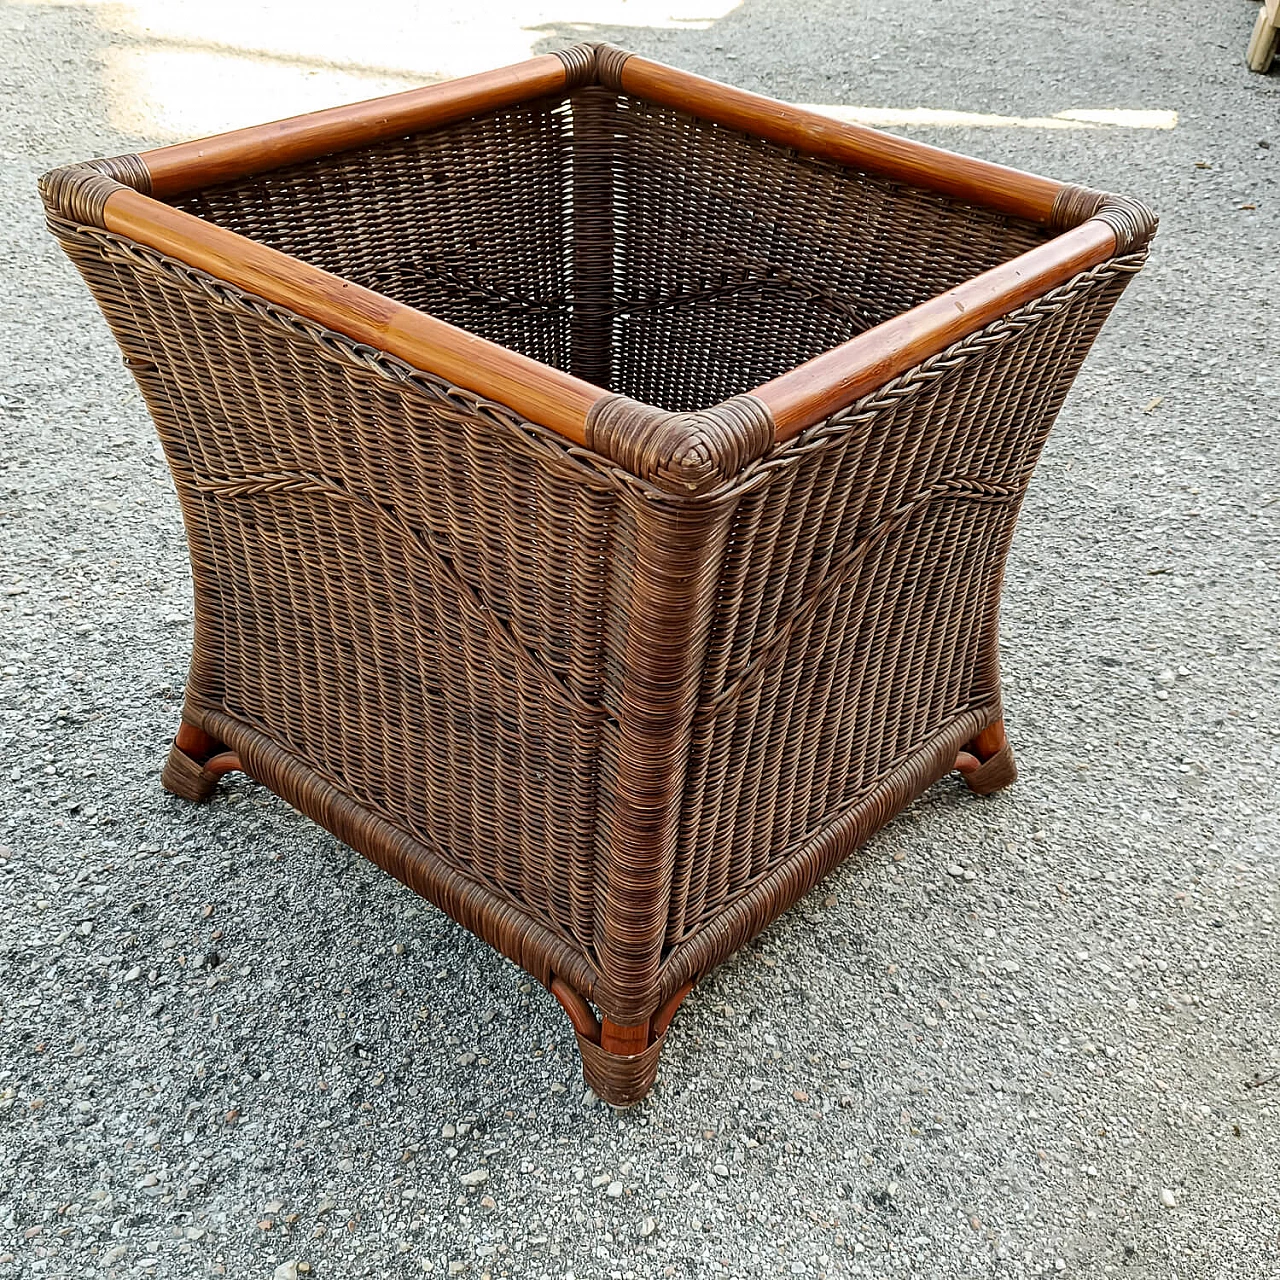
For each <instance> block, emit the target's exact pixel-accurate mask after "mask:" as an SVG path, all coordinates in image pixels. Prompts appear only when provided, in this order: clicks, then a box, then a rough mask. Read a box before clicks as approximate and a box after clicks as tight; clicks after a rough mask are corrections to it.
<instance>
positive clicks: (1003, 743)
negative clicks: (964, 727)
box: [956, 720, 1018, 796]
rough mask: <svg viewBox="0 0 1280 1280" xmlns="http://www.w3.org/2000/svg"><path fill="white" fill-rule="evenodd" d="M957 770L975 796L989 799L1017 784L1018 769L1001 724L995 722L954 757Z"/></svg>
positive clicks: (999, 721)
mask: <svg viewBox="0 0 1280 1280" xmlns="http://www.w3.org/2000/svg"><path fill="white" fill-rule="evenodd" d="M956 768H957V769H959V770H960V774H961V776H962V777H963V778H964V780H965V782H966V783H967V784H968V787H969V790H970V791H972V792H973V793H974V795H978V796H989V795H991V794H992V793H993V792H995V791H1001V790H1003V789H1004V788H1005V787H1007V786H1008V785H1009V784H1010V783H1011V782H1014V781H1016V780H1017V777H1018V766H1017V764H1016V763H1015V762H1014V759H1013V748H1012V747H1011V746H1010V745H1009V739H1008V737H1006V735H1005V731H1004V721H1003V720H996V721H994V722H993V723H992V724H989V725H988V726H987V727H986V728H985V729H983V731H982V732H981V733H980V734H978V736H977V737H976V738H974V740H973V741H972V742H968V743H966V744H965V747H964V750H963V751H961V752H960V754H959V755H958V756H957V757H956Z"/></svg>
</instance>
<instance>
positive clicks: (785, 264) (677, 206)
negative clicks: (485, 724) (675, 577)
mask: <svg viewBox="0 0 1280 1280" xmlns="http://www.w3.org/2000/svg"><path fill="white" fill-rule="evenodd" d="M172 203H173V204H175V205H176V206H177V207H179V208H182V209H185V210H186V211H187V212H190V213H193V214H196V215H197V216H199V217H202V218H206V219H208V220H209V221H211V222H215V223H217V224H219V225H221V226H224V227H227V228H229V229H231V230H233V231H237V232H239V233H240V234H242V235H246V236H249V237H251V238H252V239H255V240H258V241H260V242H262V243H264V244H268V245H270V246H271V247H273V248H275V249H278V250H281V251H282V252H284V253H288V254H290V255H292V256H294V257H297V258H299V259H302V260H304V261H306V262H309V263H311V264H313V265H315V266H318V267H321V268H323V269H324V270H326V271H329V272H332V273H333V274H335V275H339V276H342V277H344V278H345V279H348V280H351V281H353V282H354V283H358V284H361V285H364V286H365V287H367V288H370V289H374V290H377V291H378V292H380V293H383V294H386V295H387V296H389V297H391V298H394V299H396V300H397V301H399V302H402V303H406V304H408V305H410V306H413V307H416V308H418V309H420V310H422V311H426V312H429V313H430V314H432V315H435V316H437V317H439V318H440V319H442V320H446V321H448V322H449V323H450V324H454V325H457V326H458V327H460V328H463V329H467V330H469V331H471V332H473V333H476V334H479V335H480V336H482V337H484V338H488V339H489V340H490V341H493V342H497V343H500V344H501V345H503V346H506V347H509V348H511V349H513V350H516V351H519V352H521V353H522V354H524V355H527V356H530V357H532V358H533V359H536V360H540V361H542V362H543V363H545V364H549V365H552V366H554V367H556V368H559V369H563V370H566V371H568V372H571V373H575V374H577V375H578V376H580V377H583V378H585V379H587V380H588V381H591V382H595V383H598V384H599V385H601V386H603V387H605V388H606V389H608V390H611V391H617V392H620V393H622V394H624V395H628V396H631V397H633V398H635V399H637V400H642V401H646V402H648V403H650V404H654V405H657V406H659V407H660V408H664V409H669V410H689V409H700V408H706V407H708V406H710V405H712V404H716V403H718V402H719V401H721V400H724V399H726V398H728V397H729V396H732V395H736V394H738V393H741V392H745V391H749V390H750V389H751V388H752V387H755V386H758V385H759V384H760V383H762V382H765V381H767V380H768V379H770V378H774V377H777V376H778V375H779V374H782V373H785V372H786V371H787V370H788V369H791V368H793V367H795V366H796V365H797V364H800V363H802V362H804V361H805V360H808V359H810V358H812V357H813V356H815V355H819V354H820V353H821V352H823V351H826V350H828V349H830V348H831V347H834V346H837V345H839V344H840V343H842V342H845V341H847V340H848V339H849V338H852V337H854V336H855V335H856V334H858V333H860V332H862V331H864V330H866V329H869V328H871V327H873V326H874V325H876V324H879V323H881V322H882V321H884V320H887V319H889V318H890V317H891V316H894V315H896V314H898V313H900V312H902V311H905V310H907V309H909V308H910V307H913V306H915V305H917V304H918V303H920V302H923V301H924V300H926V299H927V298H929V297H932V296H934V295H935V294H938V293H940V292H942V291H943V290H945V289H948V288H950V287H952V286H954V285H957V284H959V283H961V282H962V281H964V280H967V279H970V278H972V277H973V276H975V275H978V274H979V273H981V272H983V271H985V270H987V269H989V268H991V267H993V266H996V265H998V264H999V263H1001V262H1004V261H1007V260H1008V259H1010V258H1013V257H1015V256H1017V255H1018V254H1020V253H1022V252H1025V251H1026V250H1027V249H1030V248H1032V247H1034V246H1035V245H1037V244H1040V243H1043V242H1044V241H1045V240H1047V239H1049V238H1050V236H1051V234H1052V233H1051V232H1050V231H1048V230H1047V229H1046V228H1044V227H1042V226H1039V225H1037V224H1034V223H1030V222H1024V221H1021V220H1020V219H1017V218H1013V217H1010V216H1008V215H1005V214H1001V213H997V212H994V211H992V210H989V209H985V208H979V207H975V206H972V205H965V204H960V203H958V202H956V201H954V200H951V199H950V198H948V197H946V196H943V195H938V194H936V193H934V192H929V191H924V190H922V189H919V188H914V187H910V186H906V185H903V184H901V183H896V182H892V181H889V180H886V179H882V178H878V177H872V176H869V175H866V174H863V173H859V172H857V171H855V170H851V169H847V168H843V167H841V166H840V165H837V164H834V163H831V162H828V161H825V160H820V159H816V158H814V157H812V156H806V155H803V154H799V153H797V152H795V151H792V150H788V149H786V148H782V147H778V146H775V145H774V144H772V143H769V142H766V141H764V140H763V139H759V138H755V137H752V136H750V135H747V134H744V133H739V132H737V131H735V130H731V129H726V128H723V127H721V126H719V125H716V124H713V123H710V122H708V121H706V120H703V119H700V118H698V117H694V116H690V115H686V114H684V113H683V112H679V111H674V110H671V109H669V108H666V107H662V106H657V105H655V104H653V103H650V102H647V101H644V100H642V99H639V98H635V97H632V96H630V95H627V94H619V93H614V92H612V91H609V90H604V89H600V88H596V87H593V88H589V89H584V90H580V91H578V92H576V93H574V94H572V95H570V96H568V97H559V98H553V99H544V100H539V101H534V102H528V103H522V104H520V105H518V106H515V107H509V108H504V109H502V110H500V111H495V112H492V113H489V114H487V115H484V116H479V117H476V118H474V119H471V120H467V121H463V122H460V123H457V124H453V125H449V126H446V127H444V128H440V129H436V130H431V131H429V132H425V133H419V134H414V135H412V136H409V137H404V138H399V139H395V140H393V141H390V142H384V143H380V144H378V145H376V146H372V147H367V148H361V149H357V150H352V151H346V152H342V153H339V154H336V155H332V156H327V157H323V158H320V159H318V160H312V161H306V162H304V163H301V164H296V165H291V166H288V167H285V168H280V169H276V170H272V171H270V172H267V173H264V174H260V175H257V176H255V177H253V178H249V179H245V180H243V181H239V182H234V183H229V184H226V185H223V186H219V187H215V188H209V189H206V190H202V191H197V192H193V193H188V194H186V195H184V196H182V197H180V198H177V199H175V200H173V202H172ZM473 390H477V391H481V392H483V391H484V388H483V387H475V388H473Z"/></svg>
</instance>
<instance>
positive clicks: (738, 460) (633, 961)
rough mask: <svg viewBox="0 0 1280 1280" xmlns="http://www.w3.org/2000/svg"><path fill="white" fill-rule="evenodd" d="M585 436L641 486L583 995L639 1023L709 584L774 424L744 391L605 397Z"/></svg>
mask: <svg viewBox="0 0 1280 1280" xmlns="http://www.w3.org/2000/svg"><path fill="white" fill-rule="evenodd" d="M587 443H588V446H589V447H590V448H592V449H594V450H595V451H596V452H597V453H601V454H604V455H605V456H607V457H609V458H611V459H612V460H614V461H615V462H616V463H617V464H618V465H619V466H620V467H622V468H624V469H625V470H627V471H629V472H630V473H631V474H632V475H635V476H637V477H639V478H640V479H641V480H642V481H647V482H648V486H647V488H646V490H645V491H643V492H642V493H641V495H640V497H639V501H638V502H636V504H635V506H634V511H635V518H636V546H635V553H634V562H633V564H632V566H631V570H630V578H631V581H630V584H629V588H628V593H629V605H628V631H627V637H626V641H625V648H624V662H623V689H622V696H621V699H620V709H619V714H618V730H619V742H618V751H617V761H618V763H617V773H616V780H615V783H614V787H613V795H612V804H611V806H610V821H609V844H608V852H607V856H606V859H605V866H604V875H603V877H602V878H603V881H604V888H603V901H602V907H603V911H602V927H601V930H600V932H599V933H598V935H597V954H598V961H599V978H598V980H597V982H596V986H595V991H594V992H593V999H594V1001H595V1003H596V1005H597V1006H598V1007H599V1008H600V1010H601V1012H602V1013H603V1015H604V1016H605V1017H606V1018H607V1019H609V1020H610V1021H611V1022H612V1023H615V1024H617V1025H620V1026H629V1027H636V1026H638V1025H639V1024H642V1023H645V1022H646V1021H647V1020H649V1019H651V1018H652V1017H653V1015H654V1013H655V1012H656V1011H657V1009H658V1007H659V1005H660V1004H661V1003H662V1000H663V998H664V997H666V996H669V995H670V994H671V992H669V991H666V990H665V989H663V987H662V985H661V984H662V973H661V968H662V959H663V948H664V945H665V942H666V940H667V930H668V924H669V901H670V896H671V886H672V880H673V874H674V869H675V864H676V855H677V843H678V840H679V835H680V819H681V800H682V796H683V793H684V783H685V775H686V773H687V770H688V765H689V754H690V744H691V741H692V735H693V723H694V713H695V711H696V709H697V705H698V692H699V684H700V679H701V674H702V669H703V664H704V660H705V654H706V648H707V643H708V638H709V636H710V634H711V626H712V621H713V617H714V613H715V604H716V598H717V596H716V584H717V582H718V581H719V578H720V573H721V568H722V564H723V560H724V555H725V550H726V547H727V545H728V536H729V530H730V527H731V525H732V521H733V515H734V511H735V509H736V506H737V495H738V492H739V488H740V486H738V485H735V483H734V481H735V479H737V478H739V477H740V476H742V475H743V473H744V470H745V469H747V468H749V467H750V464H751V463H752V461H753V460H755V459H757V458H759V457H760V456H762V455H763V454H764V453H765V452H766V451H767V450H768V449H769V448H770V447H771V446H772V444H773V420H772V417H771V416H770V414H769V411H768V409H767V408H766V407H765V405H764V404H763V403H761V402H760V401H759V400H757V399H755V398H754V397H753V396H747V395H742V396H734V397H733V398H732V399H730V400H726V401H725V402H724V403H722V404H719V405H715V406H713V407H712V408H709V409H705V410H701V411H699V412H691V413H669V412H666V411H664V410H662V409H657V408H654V407H653V406H652V405H646V404H641V403H639V402H638V401H635V400H631V399H628V398H627V397H626V396H620V395H609V396H605V397H603V398H602V399H601V400H600V401H598V402H597V403H596V404H595V405H594V406H592V409H591V412H590V413H589V415H588V419H587ZM657 1034H658V1033H657V1032H656V1030H655V1031H654V1035H657Z"/></svg>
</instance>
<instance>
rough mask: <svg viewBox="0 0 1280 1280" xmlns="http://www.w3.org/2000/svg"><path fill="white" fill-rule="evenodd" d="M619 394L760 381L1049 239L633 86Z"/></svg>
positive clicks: (625, 102)
mask: <svg viewBox="0 0 1280 1280" xmlns="http://www.w3.org/2000/svg"><path fill="white" fill-rule="evenodd" d="M614 126H615V128H616V130H617V134H618V138H619V142H618V145H617V154H616V159H615V176H614V182H615V191H614V210H615V218H614V243H615V250H614V264H615V280H614V291H615V300H614V306H615V316H616V318H615V326H614V335H613V338H614V350H615V355H614V367H613V380H612V383H611V388H612V389H613V390H615V391H618V392H620V393H621V394H623V395H628V396H632V397H634V398H635V399H637V400H644V401H647V402H649V403H652V404H657V405H661V406H662V407H663V408H666V409H673V410H684V409H699V408H705V407H706V406H708V405H711V404H714V403H716V402H717V401H719V400H722V399H726V398H727V397H729V396H731V395H734V394H737V393H740V392H743V391H747V390H749V389H750V388H751V387H753V386H757V385H759V384H760V383H762V382H765V381H767V380H768V379H770V378H773V377H776V376H777V375H779V374H781V373H783V372H785V371H786V370H787V369H790V368H792V367H793V366H795V365H797V364H800V363H801V362H803V361H804V360H807V359H809V358H811V357H812V356H815V355H818V354H819V353H820V352H823V351H825V350H827V349H828V348H830V347H833V346H836V345H838V344H839V343H841V342H844V341H846V340H847V339H849V338H852V337H854V336H855V335H856V334H858V333H861V332H862V331H863V330H865V329H869V328H871V327H872V326H873V325H875V324H878V323H880V322H881V321H882V320H885V319H887V318H889V317H890V316H893V315H896V314H898V313H899V312H901V311H905V310H907V309H908V308H910V307H912V306H914V305H916V304H917V303H919V302H922V301H924V300H925V299H927V298H929V297H932V296H934V295H935V294H938V293H940V292H942V291H943V290H945V289H947V288H950V287H951V286H953V285H956V284H959V283H960V282H961V281H963V280H966V279H970V278H972V277H973V276H975V275H978V274H979V273H980V272H982V271H985V270H987V269H988V268H989V267H993V266H995V265H997V264H998V263H1000V262H1004V261H1007V260H1008V259H1009V258H1012V257H1014V256H1016V255H1017V254H1019V253H1021V252H1023V251H1024V250H1026V249H1030V248H1032V247H1034V246H1035V245H1037V244H1040V243H1042V242H1043V241H1044V240H1045V239H1046V238H1047V236H1048V232H1047V231H1046V230H1045V228H1043V227H1037V226H1033V225H1032V224H1030V223H1024V222H1020V221H1018V220H1017V219H1012V218H1009V217H1006V216H1005V215H1002V214H998V213H994V212H992V211H990V210H986V209H978V208H974V207H971V206H965V205H957V204H955V203H954V202H953V201H951V200H949V199H948V198H946V197H945V196H940V195H937V194H935V193H932V192H927V191H923V190H920V189H918V188H914V187H907V186H904V185H901V184H898V183H894V182H890V181H888V180H885V179H881V178H874V177H870V176H868V175H865V174H860V173H857V172H856V171H854V170H851V169H845V168H842V167H841V166H839V165H836V164H833V163H829V162H826V161H823V160H818V159H815V158H813V157H810V156H803V155H799V154H797V153H795V152H792V151H788V150H785V149H783V148H781V147H777V146H774V145H773V144H771V143H768V142H765V141H763V140H761V139H759V138H753V137H750V136H748V135H746V134H741V133H737V132H735V131H733V130H731V129H726V128H723V127H721V126H718V125H714V124H711V123H709V122H707V121H705V120H700V119H697V118H695V117H693V116H688V115H684V114H683V113H681V112H678V111H673V110H671V109H669V108H666V107H660V106H656V105H654V104H653V103H649V102H645V101H642V100H640V99H637V98H631V97H629V96H627V95H622V96H621V97H620V99H619V102H618V109H617V111H616V112H615V114H614Z"/></svg>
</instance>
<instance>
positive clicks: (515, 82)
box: [141, 54, 566, 199]
mask: <svg viewBox="0 0 1280 1280" xmlns="http://www.w3.org/2000/svg"><path fill="white" fill-rule="evenodd" d="M565 77H566V72H565V65H564V63H563V62H562V61H561V60H560V59H559V58H557V57H555V56H554V55H553V54H544V55H542V56H540V57H537V58H530V59H529V60H528V61H526V62H519V63H516V64H515V65H514V66H510V67H500V68H498V69H497V70H495V71H483V72H481V73H480V74H479V75H474V76H463V77H462V78H461V79H458V80H446V81H444V82H443V83H442V84H432V85H427V86H425V87H424V88H421V89H410V90H408V91H407V92H405V93H395V94H391V95H389V96H387V97H383V98H371V99H369V100H368V101H365V102H353V103H350V104H348V105H347V106H342V107H332V108H330V109H328V110H326V111H313V112H310V113H309V114H307V115H302V116H291V117H289V118H288V119H286V120H276V121H274V122H272V123H271V124H261V125H254V126H253V127H251V128H248V129H235V130H232V131H231V132H230V133H220V134H216V135H214V136H213V137H209V138H200V139H198V140H197V141H194V142H179V143H177V144H175V145H174V146H170V147H158V148H156V149H155V150H153V151H144V152H143V153H142V157H141V158H142V161H143V163H144V164H145V165H146V166H147V171H148V172H149V173H150V174H151V193H152V195H154V196H157V197H159V198H161V199H164V198H167V197H169V196H174V195H179V194H181V193H182V192H184V191H193V190H195V189H196V188H198V187H208V186H213V185H215V184H216V183H219V182H230V181H232V180H234V179H237V178H245V177H249V176H251V175H253V174H257V173H266V172H267V171H268V170H270V169H278V168H280V167H281V166H282V165H287V164H296V163H297V162H298V161H300V160H313V159H315V158H316V157H318V156H324V155H331V154H333V153H334V152H335V151H345V150H349V149H351V148H353V147H366V146H370V145H372V144H373V143H375V142H382V141H384V140H385V139H387V138H394V137H396V136H398V135H402V134H406V133H415V132H419V131H421V130H423V129H437V128H439V127H441V126H442V125H446V124H451V123H453V122H454V121H456V120H464V119H467V118H469V117H470V116H475V115H480V114H482V113H483V112H486V111H496V110H497V109H498V108H500V107H506V106H510V105H511V104H512V103H516V102H524V101H527V100H528V99H530V98H537V97H541V96H542V95H544V94H549V93H555V92H556V90H558V89H562V88H563V87H564V84H565Z"/></svg>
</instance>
